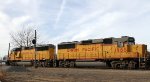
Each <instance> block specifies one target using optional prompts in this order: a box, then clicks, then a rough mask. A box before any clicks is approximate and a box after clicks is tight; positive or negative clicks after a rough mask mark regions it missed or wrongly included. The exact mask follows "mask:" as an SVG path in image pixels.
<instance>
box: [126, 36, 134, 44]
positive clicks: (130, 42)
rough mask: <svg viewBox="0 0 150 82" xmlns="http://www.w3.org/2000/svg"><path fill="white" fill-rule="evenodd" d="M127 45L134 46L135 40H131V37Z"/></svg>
mask: <svg viewBox="0 0 150 82" xmlns="http://www.w3.org/2000/svg"><path fill="white" fill-rule="evenodd" d="M128 44H129V45H134V44H135V39H134V38H132V37H130V38H129V39H128Z"/></svg>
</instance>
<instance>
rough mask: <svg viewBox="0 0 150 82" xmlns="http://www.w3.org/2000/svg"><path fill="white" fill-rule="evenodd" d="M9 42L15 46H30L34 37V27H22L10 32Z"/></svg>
mask: <svg viewBox="0 0 150 82" xmlns="http://www.w3.org/2000/svg"><path fill="white" fill-rule="evenodd" d="M10 36H11V39H12V40H11V41H12V42H11V43H12V44H13V45H14V46H15V47H20V46H31V45H32V40H33V39H34V29H33V28H32V27H31V28H29V27H28V28H23V29H22V30H19V31H17V32H11V33H10Z"/></svg>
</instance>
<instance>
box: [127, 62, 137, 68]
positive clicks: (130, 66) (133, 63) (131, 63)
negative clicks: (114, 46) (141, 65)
mask: <svg viewBox="0 0 150 82" xmlns="http://www.w3.org/2000/svg"><path fill="white" fill-rule="evenodd" d="M135 64H136V63H135V62H134V61H130V62H129V64H128V69H135Z"/></svg>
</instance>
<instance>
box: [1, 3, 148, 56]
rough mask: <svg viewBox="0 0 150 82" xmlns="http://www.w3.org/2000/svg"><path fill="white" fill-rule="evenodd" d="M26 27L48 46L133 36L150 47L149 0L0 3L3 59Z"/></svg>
mask: <svg viewBox="0 0 150 82" xmlns="http://www.w3.org/2000/svg"><path fill="white" fill-rule="evenodd" d="M23 26H35V27H36V29H37V31H38V34H39V35H40V39H42V41H44V42H45V43H54V44H57V43H59V42H62V41H65V42H66V41H74V40H75V41H78V40H84V39H92V38H105V37H121V36H133V37H135V39H136V43H139V44H147V45H148V46H150V0H0V55H1V56H3V55H6V54H7V50H8V43H9V42H10V36H9V33H10V32H16V31H17V30H19V29H21V28H22V27H23ZM148 48H149V49H150V47H148Z"/></svg>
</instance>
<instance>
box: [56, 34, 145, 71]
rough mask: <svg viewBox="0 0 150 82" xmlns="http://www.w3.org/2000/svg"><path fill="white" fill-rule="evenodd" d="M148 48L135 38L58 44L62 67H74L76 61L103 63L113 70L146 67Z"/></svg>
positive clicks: (124, 37)
mask: <svg viewBox="0 0 150 82" xmlns="http://www.w3.org/2000/svg"><path fill="white" fill-rule="evenodd" d="M146 58H147V46H146V45H144V44H135V39H134V38H133V37H128V36H123V37H121V38H113V37H111V38H104V39H90V40H84V41H81V42H77V41H74V42H63V43H60V44H58V55H57V60H59V66H60V67H74V66H75V62H76V61H101V62H106V64H107V66H109V67H112V68H138V67H145V61H146Z"/></svg>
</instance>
